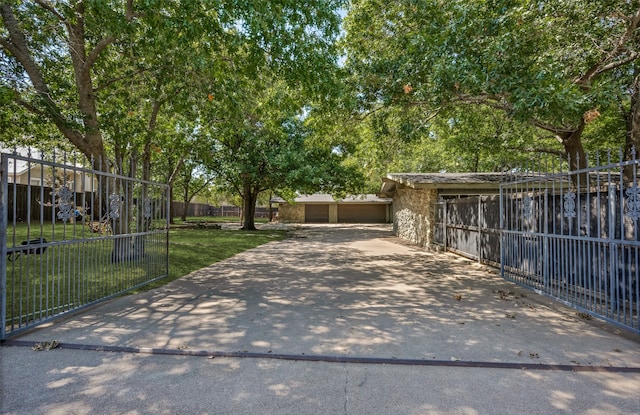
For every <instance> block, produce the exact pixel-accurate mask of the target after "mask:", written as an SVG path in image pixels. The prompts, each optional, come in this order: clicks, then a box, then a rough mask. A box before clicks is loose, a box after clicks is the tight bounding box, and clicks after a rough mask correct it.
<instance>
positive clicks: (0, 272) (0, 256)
mask: <svg viewBox="0 0 640 415" xmlns="http://www.w3.org/2000/svg"><path fill="white" fill-rule="evenodd" d="M7 166H8V161H7V156H6V155H5V154H2V155H1V159H0V340H4V339H5V337H6V327H7V208H8V203H7V195H8V180H7V175H8V174H7V172H8V168H7Z"/></svg>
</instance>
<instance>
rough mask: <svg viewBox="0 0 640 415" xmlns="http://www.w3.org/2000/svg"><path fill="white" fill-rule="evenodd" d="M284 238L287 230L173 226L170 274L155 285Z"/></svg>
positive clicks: (170, 237) (170, 247) (170, 243)
mask: <svg viewBox="0 0 640 415" xmlns="http://www.w3.org/2000/svg"><path fill="white" fill-rule="evenodd" d="M285 237H286V231H276V230H269V231H253V232H250V231H240V230H222V229H171V230H170V231H169V276H168V277H167V278H165V279H163V280H161V281H159V282H156V283H154V284H153V285H152V286H154V287H155V286H158V285H162V284H165V283H167V282H168V281H172V280H174V279H176V278H180V277H181V276H183V275H187V274H189V273H190V272H193V271H195V270H198V269H200V268H203V267H206V266H207V265H211V264H213V263H215V262H218V261H221V260H223V259H225V258H229V257H231V256H233V255H235V254H237V253H240V252H243V251H246V250H247V249H251V248H255V247H257V246H260V245H263V244H265V243H268V242H271V241H277V240H281V239H284V238H285ZM145 288H149V287H145Z"/></svg>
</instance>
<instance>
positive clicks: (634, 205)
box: [625, 185, 640, 220]
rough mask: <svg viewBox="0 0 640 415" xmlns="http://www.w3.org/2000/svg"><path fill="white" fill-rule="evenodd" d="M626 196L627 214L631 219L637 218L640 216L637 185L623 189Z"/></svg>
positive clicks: (639, 192) (639, 199) (639, 196)
mask: <svg viewBox="0 0 640 415" xmlns="http://www.w3.org/2000/svg"><path fill="white" fill-rule="evenodd" d="M625 195H626V196H627V198H626V200H625V203H626V205H627V216H628V217H629V218H631V219H634V220H638V218H640V189H638V186H637V185H634V186H633V187H630V188H628V189H627V190H626V191H625Z"/></svg>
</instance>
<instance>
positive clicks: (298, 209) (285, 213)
mask: <svg viewBox="0 0 640 415" xmlns="http://www.w3.org/2000/svg"><path fill="white" fill-rule="evenodd" d="M278 222H280V223H304V205H303V204H299V205H297V204H289V203H279V204H278Z"/></svg>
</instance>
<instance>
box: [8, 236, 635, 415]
mask: <svg viewBox="0 0 640 415" xmlns="http://www.w3.org/2000/svg"><path fill="white" fill-rule="evenodd" d="M51 339H55V340H56V341H58V342H60V343H61V344H62V347H60V348H59V349H54V350H50V351H46V352H34V351H32V350H31V349H30V348H27V347H3V348H0V353H2V354H1V355H0V358H4V360H2V362H0V363H2V365H1V366H0V368H1V372H0V377H1V379H0V380H2V391H1V393H2V394H1V398H2V400H1V401H0V412H2V413H5V412H6V413H11V414H31V413H49V414H71V413H73V414H109V413H139V414H172V413H202V414H204V413H216V414H255V413H275V414H280V413H295V414H319V413H344V414H369V413H376V414H398V413H402V414H436V415H448V414H484V413H492V414H514V413H527V414H534V413H537V414H550V413H585V414H587V413H588V414H607V415H609V414H630V413H637V412H638V408H639V407H640V406H639V404H638V400H637V391H638V390H639V388H640V341H639V338H638V336H636V335H632V334H630V333H628V332H623V331H620V329H617V328H615V327H612V326H609V325H607V324H606V323H604V322H600V321H597V320H584V319H582V318H580V316H579V314H578V313H576V311H575V310H573V309H570V308H567V307H565V306H563V305H562V304H559V303H557V302H554V301H552V300H550V299H549V298H546V297H541V296H539V295H537V294H535V293H534V292H531V291H528V290H526V289H524V288H521V287H518V286H516V285H514V284H512V283H510V282H507V281H504V280H502V279H501V278H500V276H499V274H498V272H497V271H496V270H495V269H493V268H490V267H486V266H483V265H479V264H477V263H475V262H473V261H469V260H467V259H464V258H461V257H459V256H455V255H452V254H447V253H438V252H426V251H425V250H423V249H419V248H417V247H415V246H411V245H409V244H407V243H405V242H403V241H401V240H399V239H397V238H395V237H393V236H392V235H391V231H390V227H389V226H356V225H354V226H333V227H332V226H309V227H304V228H302V229H296V230H295V231H293V232H292V235H291V237H290V238H288V239H286V240H283V241H277V242H272V243H269V244H267V245H263V246H261V247H258V248H256V249H252V250H250V251H247V252H244V253H242V254H239V255H236V256H234V257H232V258H229V259H227V260H224V261H221V262H219V263H216V264H214V265H212V266H209V267H207V268H204V269H201V270H199V271H196V272H194V273H192V274H190V275H188V276H185V277H183V278H181V279H179V280H176V281H173V282H171V283H170V284H167V285H165V286H163V287H160V288H158V289H154V290H152V291H148V292H143V293H140V294H136V295H130V296H125V297H120V298H116V299H114V300H111V301H109V302H107V303H104V304H101V305H98V306H96V307H94V308H91V309H88V310H85V311H84V312H82V313H79V314H76V315H72V316H70V317H69V318H67V319H66V320H64V321H59V322H56V323H52V324H49V325H47V326H44V327H41V328H39V329H37V330H34V331H32V332H30V333H27V334H25V335H23V336H21V337H20V338H19V339H18V340H20V341H22V342H23V344H24V343H27V344H28V342H29V341H33V342H35V341H42V340H51ZM65 344H66V345H67V346H70V345H74V346H75V347H76V349H75V350H73V349H71V348H69V347H65ZM85 346H91V347H85ZM101 348H102V349H101ZM100 350H105V351H109V352H111V353H108V352H102V353H101V352H99V351H100ZM117 352H120V353H117ZM165 352H168V353H166V354H165ZM181 352H182V353H181ZM189 352H193V353H192V354H191V355H189V354H188V353H189ZM225 353H227V354H229V353H236V354H238V355H240V357H248V356H249V355H250V354H252V356H251V357H253V358H237V357H229V356H227V355H225ZM285 355H286V356H288V357H289V359H287V360H280V359H281V356H285ZM5 356H10V362H9V361H8V360H7V358H5ZM303 357H310V359H303ZM340 357H344V358H354V359H364V360H365V361H361V362H358V363H355V361H354V362H345V361H342V363H338V362H336V361H335V360H331V358H340ZM367 359H369V360H367ZM376 359H377V360H380V361H382V360H384V364H380V362H378V363H374V360H376ZM401 360H407V361H410V363H399V364H395V363H394V362H400V361H401ZM411 362H412V363H411ZM457 362H459V363H465V364H467V363H469V364H470V365H469V366H453V365H448V364H447V363H457ZM419 363H424V364H425V365H422V364H419ZM431 363H433V364H431ZM427 364H428V365H427ZM500 364H505V365H504V366H500ZM519 365H521V366H519ZM552 365H556V366H555V368H554V367H552ZM525 366H526V367H525ZM567 368H569V369H567ZM574 368H576V369H581V370H579V371H575V372H573V371H572V370H573V369H574ZM585 368H587V369H590V368H593V370H587V369H585ZM607 368H611V369H614V370H613V371H605V369H607ZM625 368H631V369H634V371H630V372H629V371H626V372H625V371H624V370H623V369H625ZM34 390H37V391H38V393H37V394H34V393H31V391H34Z"/></svg>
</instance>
